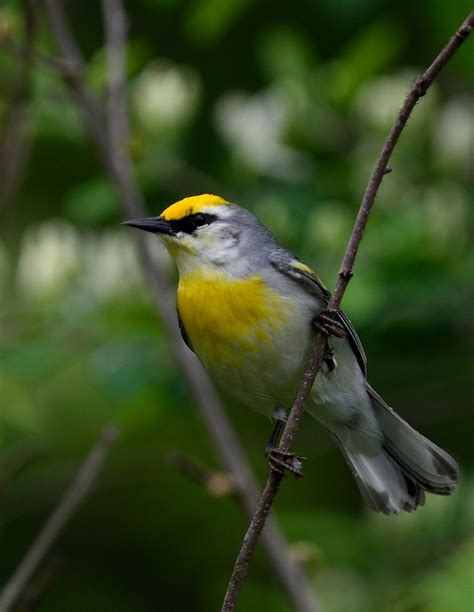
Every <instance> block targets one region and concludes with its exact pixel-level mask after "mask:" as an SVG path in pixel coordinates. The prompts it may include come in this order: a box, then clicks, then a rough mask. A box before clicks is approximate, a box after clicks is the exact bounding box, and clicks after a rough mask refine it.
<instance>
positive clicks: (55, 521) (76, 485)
mask: <svg viewBox="0 0 474 612" xmlns="http://www.w3.org/2000/svg"><path fill="white" fill-rule="evenodd" d="M118 435H119V431H118V429H117V428H116V427H115V426H114V425H110V426H108V427H106V428H105V429H104V431H103V432H102V435H101V436H100V438H99V440H98V442H97V443H96V445H95V446H94V448H93V449H92V450H91V451H90V453H89V454H88V455H87V457H86V458H85V459H84V462H83V463H82V465H81V467H80V468H79V470H78V471H77V473H76V476H75V478H74V480H73V482H72V483H71V485H70V486H69V488H68V489H67V490H66V492H65V493H64V495H63V498H62V499H61V501H60V502H59V504H58V505H57V507H56V508H55V509H54V510H53V512H52V513H51V514H50V516H49V517H48V520H47V521H46V523H45V524H44V526H43V528H42V529H41V531H40V532H39V534H38V535H37V536H36V539H35V540H33V543H32V544H31V546H30V548H29V549H28V551H27V553H26V554H25V556H24V557H23V559H22V561H21V563H20V565H19V566H18V567H17V568H16V570H15V572H14V574H13V576H12V577H11V578H10V580H9V581H8V582H7V583H6V584H5V586H4V587H3V589H2V591H0V610H1V612H9V610H12V609H13V607H14V605H15V603H16V602H17V601H18V598H19V597H20V595H21V594H22V593H23V592H24V590H25V587H26V586H27V584H28V583H29V581H30V579H31V578H32V576H33V574H34V573H35V572H36V571H37V569H38V568H39V566H40V565H41V563H42V562H43V560H44V558H45V557H46V555H47V554H48V552H49V551H50V550H51V547H52V546H53V545H54V543H55V542H56V540H57V539H58V538H59V536H60V535H61V533H62V532H63V531H64V528H65V527H66V526H67V524H68V523H69V522H70V520H71V518H72V517H73V515H74V514H75V513H76V512H77V510H78V508H79V506H80V505H81V504H82V502H83V501H84V500H85V499H86V498H87V496H88V495H89V494H90V492H91V489H92V487H93V485H94V484H95V482H96V480H97V478H98V476H99V474H100V471H101V469H102V466H103V464H104V461H105V459H106V457H107V455H108V452H109V449H110V447H111V445H112V444H113V443H114V442H115V440H116V439H117V436H118Z"/></svg>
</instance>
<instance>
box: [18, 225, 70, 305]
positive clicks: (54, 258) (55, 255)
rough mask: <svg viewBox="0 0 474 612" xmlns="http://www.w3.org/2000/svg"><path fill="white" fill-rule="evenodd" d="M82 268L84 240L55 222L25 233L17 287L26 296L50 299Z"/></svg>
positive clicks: (65, 226)
mask: <svg viewBox="0 0 474 612" xmlns="http://www.w3.org/2000/svg"><path fill="white" fill-rule="evenodd" d="M80 268H81V241H80V237H79V233H78V232H77V230H76V229H75V228H74V227H73V226H72V225H70V224H68V223H66V222H64V221H60V220H51V221H46V222H44V223H41V224H40V225H36V226H33V227H31V228H29V229H28V230H27V231H26V232H25V234H24V236H23V240H22V244H21V252H20V257H19V260H18V268H17V284H18V287H19V289H20V291H22V292H23V293H24V294H26V295H28V296H29V297H39V298H41V297H47V296H48V295H50V294H51V293H53V292H54V291H56V290H58V289H60V288H61V286H62V285H64V283H65V282H67V281H68V280H70V279H71V278H72V277H73V276H75V275H77V274H78V273H79V271H80Z"/></svg>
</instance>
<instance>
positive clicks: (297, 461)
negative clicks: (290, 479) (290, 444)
mask: <svg viewBox="0 0 474 612" xmlns="http://www.w3.org/2000/svg"><path fill="white" fill-rule="evenodd" d="M265 455H266V457H267V462H268V465H269V466H270V469H272V470H273V471H275V472H278V473H279V474H282V475H283V476H286V474H287V472H289V473H290V474H293V476H294V477H295V478H296V479H298V478H303V461H304V460H305V459H306V457H298V455H295V453H289V452H286V451H282V450H280V449H279V448H276V447H271V448H267V449H266V451H265Z"/></svg>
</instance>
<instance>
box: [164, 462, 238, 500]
mask: <svg viewBox="0 0 474 612" xmlns="http://www.w3.org/2000/svg"><path fill="white" fill-rule="evenodd" d="M169 462H170V464H171V465H172V466H173V467H175V468H176V469H177V470H179V471H180V472H181V473H182V474H183V475H184V476H186V478H189V480H192V481H193V482H197V483H198V484H200V485H202V486H203V487H204V489H205V490H206V491H207V493H209V495H211V496H212V497H226V496H229V495H232V494H235V493H236V488H235V485H234V483H233V482H232V478H231V476H230V475H229V474H226V473H225V472H216V471H215V470H210V469H209V468H207V467H205V466H203V465H202V464H201V463H200V462H199V461H198V460H197V459H195V458H194V457H191V456H189V455H186V454H184V453H173V454H172V455H171V456H170V457H169Z"/></svg>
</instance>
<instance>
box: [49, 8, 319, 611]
mask: <svg viewBox="0 0 474 612" xmlns="http://www.w3.org/2000/svg"><path fill="white" fill-rule="evenodd" d="M44 5H45V8H46V13H47V17H48V20H49V24H50V28H51V31H52V33H53V36H54V38H55V39H56V44H57V47H58V49H59V53H60V56H61V57H60V60H61V61H62V62H65V63H66V64H67V66H68V67H69V70H68V77H67V82H68V83H69V85H70V87H71V89H72V92H73V94H74V96H75V99H76V102H77V104H78V106H79V107H80V108H81V109H82V111H83V112H84V115H85V118H86V122H87V126H88V128H89V131H90V133H91V135H92V138H93V139H94V141H95V143H96V146H97V149H98V151H99V154H100V157H101V160H102V163H103V165H104V167H105V170H106V172H107V174H108V175H109V178H110V180H111V183H112V184H113V185H114V187H115V189H116V192H117V197H118V200H119V202H120V206H121V209H122V211H123V214H124V215H126V216H127V217H128V218H133V217H143V216H146V213H145V206H144V202H143V198H142V195H141V193H140V192H139V190H138V187H137V185H136V183H135V181H134V179H133V172H132V165H131V162H130V158H129V155H128V151H127V144H128V143H127V141H128V123H127V112H126V96H125V94H126V91H125V83H126V78H125V64H124V51H125V43H126V38H125V32H126V27H125V13H124V11H123V8H122V4H121V1H120V0H104V4H103V12H104V17H105V35H106V45H107V60H108V64H109V66H108V68H109V74H108V79H109V80H108V87H109V95H108V97H107V100H108V101H107V112H106V111H105V110H104V108H103V107H102V105H101V104H100V102H99V100H98V99H97V98H96V97H95V96H94V95H93V93H92V92H91V91H90V90H89V89H88V87H87V84H86V78H85V74H86V69H85V63H84V59H83V58H82V55H81V52H80V50H79V47H78V45H77V43H76V41H75V38H74V35H73V33H72V31H71V30H70V28H69V26H68V23H67V20H66V17H65V15H64V12H63V10H62V7H61V4H60V2H58V0H45V2H44ZM111 89H113V90H114V91H115V93H116V94H117V95H111V93H110V92H111ZM111 115H114V118H113V119H112V118H111ZM105 118H107V119H108V121H105ZM136 240H137V248H138V253H139V257H140V260H141V264H142V267H143V270H144V272H145V276H146V278H147V281H148V284H149V286H150V287H151V294H152V298H153V301H154V305H155V309H156V311H157V313H158V314H159V316H160V317H161V318H162V320H163V322H164V326H165V329H166V333H167V335H168V338H169V342H170V347H171V349H172V351H173V352H174V354H175V357H176V359H177V361H178V363H179V364H180V366H181V369H182V372H183V375H184V377H185V378H186V380H187V382H188V384H189V386H190V388H191V390H192V392H193V395H194V397H195V398H196V401H197V406H198V408H199V410H200V412H201V414H202V417H203V420H204V422H205V423H206V426H207V429H208V431H209V434H210V436H211V439H212V442H213V444H214V446H215V449H216V451H217V454H218V456H219V459H220V461H221V463H222V465H223V467H224V469H225V470H226V471H227V472H228V473H229V474H230V475H231V477H232V481H233V482H234V483H235V486H236V489H237V491H238V496H239V499H240V502H241V504H242V506H243V507H244V509H245V511H246V513H247V515H248V516H249V517H251V516H252V514H253V512H254V509H255V507H256V504H257V500H258V487H257V483H256V480H255V477H254V475H253V473H252V471H251V469H250V466H249V464H248V461H247V459H246V457H245V454H244V452H243V450H242V448H241V446H240V443H239V441H238V439H237V437H236V435H235V433H234V431H233V429H232V426H231V424H230V423H229V421H228V419H227V417H226V415H225V413H224V411H223V409H222V406H221V404H220V402H219V399H218V397H217V394H216V392H215V390H214V388H213V386H212V385H211V383H210V381H209V379H208V377H207V376H206V374H205V372H204V370H203V369H202V368H201V366H200V364H199V363H198V361H197V360H196V358H195V357H194V355H192V353H191V352H190V351H189V350H188V349H187V348H186V347H185V345H184V343H183V342H182V340H181V335H180V332H179V328H178V325H177V320H176V311H175V293H174V290H172V287H171V282H170V278H169V275H168V273H167V271H166V270H165V269H163V268H162V267H159V266H158V264H157V263H156V262H155V261H154V260H153V259H152V256H151V252H150V249H149V246H148V243H147V242H146V240H145V237H142V236H140V235H137V236H136ZM262 542H263V545H264V549H265V552H266V554H267V556H268V558H269V560H270V563H271V564H272V566H273V569H274V572H275V574H276V576H277V578H278V580H279V582H280V584H281V585H282V588H283V589H284V590H285V592H286V593H287V596H288V598H289V599H290V601H291V603H292V605H293V607H294V609H295V610H297V611H298V612H316V610H317V609H319V608H318V606H317V605H316V604H315V602H314V597H313V595H312V592H311V588H310V586H309V584H308V582H307V580H306V578H305V576H304V574H303V571H302V569H301V568H300V567H299V566H298V565H297V564H296V563H295V562H294V561H293V560H292V559H291V557H290V556H289V554H288V551H287V545H286V542H285V539H284V537H283V535H282V533H281V532H280V530H279V528H278V527H277V524H276V523H275V522H274V521H268V522H267V525H266V529H265V532H264V533H263V535H262Z"/></svg>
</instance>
